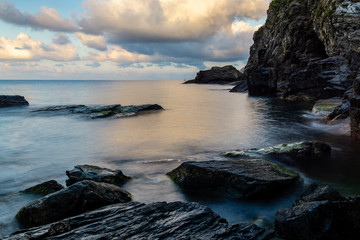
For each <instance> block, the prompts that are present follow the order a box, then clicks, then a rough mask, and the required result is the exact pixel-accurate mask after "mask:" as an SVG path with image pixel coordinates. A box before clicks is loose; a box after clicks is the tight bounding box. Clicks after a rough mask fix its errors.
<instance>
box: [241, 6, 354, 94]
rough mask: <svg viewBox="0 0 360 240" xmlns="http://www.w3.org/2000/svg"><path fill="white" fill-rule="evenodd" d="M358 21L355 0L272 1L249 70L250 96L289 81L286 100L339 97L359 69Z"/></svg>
mask: <svg viewBox="0 0 360 240" xmlns="http://www.w3.org/2000/svg"><path fill="white" fill-rule="evenodd" d="M359 22H360V3H359V1H357V0H353V1H344V0H317V1H315V0H291V1H288V0H273V1H272V2H271V4H270V8H269V10H268V17H267V20H266V23H265V25H264V26H263V27H261V28H260V29H259V30H258V31H257V32H256V33H255V34H254V37H253V39H254V44H253V46H252V47H251V49H250V58H249V61H248V63H247V65H246V67H245V74H246V78H247V81H248V87H249V94H251V95H266V94H275V93H276V91H277V83H278V82H288V87H287V90H286V92H285V97H289V96H292V95H295V96H296V95H300V96H301V95H308V96H310V99H317V98H324V97H333V96H339V95H341V94H342V93H344V92H345V90H346V89H347V87H348V86H349V85H351V82H352V80H353V77H354V74H355V73H356V72H357V71H358V70H359V67H360V63H359V62H360V61H359V60H360V40H359V39H360V31H359V27H358V26H359ZM289 99H293V97H289ZM303 99H306V97H303Z"/></svg>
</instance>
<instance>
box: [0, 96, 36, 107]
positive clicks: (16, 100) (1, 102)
mask: <svg viewBox="0 0 360 240" xmlns="http://www.w3.org/2000/svg"><path fill="white" fill-rule="evenodd" d="M22 105H29V102H28V101H26V99H25V98H24V97H23V96H19V95H13V96H10V95H0V107H11V106H22Z"/></svg>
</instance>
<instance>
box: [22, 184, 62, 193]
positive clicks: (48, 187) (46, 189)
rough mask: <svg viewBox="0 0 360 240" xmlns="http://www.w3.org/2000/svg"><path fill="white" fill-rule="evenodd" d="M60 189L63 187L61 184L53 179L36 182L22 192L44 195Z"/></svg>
mask: <svg viewBox="0 0 360 240" xmlns="http://www.w3.org/2000/svg"><path fill="white" fill-rule="evenodd" d="M62 189H64V186H63V185H61V184H60V183H58V182H57V181H55V180H50V181H47V182H43V183H40V184H37V185H35V186H33V187H30V188H27V189H25V190H24V191H22V192H24V193H32V194H38V195H42V196H45V195H48V194H51V193H54V192H57V191H60V190H62Z"/></svg>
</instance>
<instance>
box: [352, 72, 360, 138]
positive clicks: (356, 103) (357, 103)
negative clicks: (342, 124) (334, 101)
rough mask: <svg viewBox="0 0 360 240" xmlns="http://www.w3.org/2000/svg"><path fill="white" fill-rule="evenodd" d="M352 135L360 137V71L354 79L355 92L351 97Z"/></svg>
mask: <svg viewBox="0 0 360 240" xmlns="http://www.w3.org/2000/svg"><path fill="white" fill-rule="evenodd" d="M349 102H350V120H351V123H350V126H351V135H352V136H353V137H355V138H357V139H360V73H359V74H358V76H357V78H356V80H355V81H354V87H353V93H352V94H351V95H350V97H349Z"/></svg>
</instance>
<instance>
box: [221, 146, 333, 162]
mask: <svg viewBox="0 0 360 240" xmlns="http://www.w3.org/2000/svg"><path fill="white" fill-rule="evenodd" d="M330 155H331V147H330V146H329V145H328V144H326V143H323V142H317V141H303V142H294V143H284V144H279V145H276V146H273V147H265V148H260V149H257V148H253V149H244V150H236V151H230V152H225V153H224V156H226V157H229V158H239V157H240V158H243V157H266V156H270V157H275V158H276V159H277V160H282V159H287V160H289V159H290V160H294V161H296V162H306V163H309V161H314V160H323V159H328V158H329V157H330Z"/></svg>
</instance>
